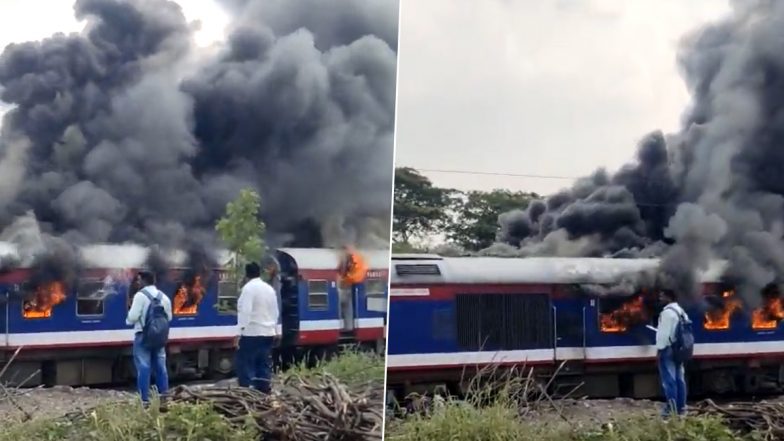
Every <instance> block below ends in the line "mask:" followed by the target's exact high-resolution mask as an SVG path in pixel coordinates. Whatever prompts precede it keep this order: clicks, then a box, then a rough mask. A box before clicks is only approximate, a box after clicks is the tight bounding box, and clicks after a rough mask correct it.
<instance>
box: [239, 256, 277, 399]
mask: <svg viewBox="0 0 784 441" xmlns="http://www.w3.org/2000/svg"><path fill="white" fill-rule="evenodd" d="M245 277H246V278H247V279H248V281H247V283H245V285H244V286H243V287H242V291H241V292H240V297H239V299H238V300H237V327H238V336H237V339H236V343H235V346H236V348H237V354H236V371H237V381H238V383H239V385H240V386H241V387H250V386H251V381H253V383H254V387H255V388H256V389H258V390H260V391H262V392H265V393H269V391H270V382H271V379H272V373H271V354H272V347H273V345H274V342H275V340H276V339H277V338H278V337H279V334H280V333H279V330H278V318H279V316H280V312H279V309H278V298H277V294H276V293H275V289H273V288H272V286H271V285H270V284H268V283H266V282H264V281H263V280H261V267H260V266H259V265H258V264H257V263H255V262H251V263H249V264H247V265H245Z"/></svg>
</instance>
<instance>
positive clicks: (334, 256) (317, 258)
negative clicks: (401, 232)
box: [278, 248, 389, 270]
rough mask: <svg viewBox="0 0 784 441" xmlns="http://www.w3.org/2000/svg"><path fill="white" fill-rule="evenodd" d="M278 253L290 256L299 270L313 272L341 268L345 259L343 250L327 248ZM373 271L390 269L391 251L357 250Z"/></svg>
mask: <svg viewBox="0 0 784 441" xmlns="http://www.w3.org/2000/svg"><path fill="white" fill-rule="evenodd" d="M278 251H281V252H283V253H286V254H288V255H289V256H291V257H292V258H293V259H294V260H295V261H296V262H297V266H298V267H299V268H305V269H312V270H331V269H337V268H338V266H340V261H341V259H342V258H343V251H342V250H333V249H326V248H279V249H278ZM357 252H358V253H359V254H360V255H361V256H362V257H363V258H364V259H365V261H366V262H367V264H368V266H369V267H370V268H371V269H387V268H389V250H357Z"/></svg>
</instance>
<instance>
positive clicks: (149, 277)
mask: <svg viewBox="0 0 784 441" xmlns="http://www.w3.org/2000/svg"><path fill="white" fill-rule="evenodd" d="M139 278H140V279H141V280H142V283H143V284H145V285H155V274H153V273H152V271H139Z"/></svg>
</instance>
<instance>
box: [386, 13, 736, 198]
mask: <svg viewBox="0 0 784 441" xmlns="http://www.w3.org/2000/svg"><path fill="white" fill-rule="evenodd" d="M401 3H402V6H401V27H400V51H399V60H398V63H399V67H398V68H399V78H398V119H397V121H398V125H397V150H396V165H398V166H411V167H415V168H424V169H448V170H469V171H480V172H500V173H514V174H535V175H549V176H562V177H574V176H583V175H586V174H588V173H590V172H592V171H593V170H595V169H596V168H598V167H601V166H606V167H608V168H609V169H610V170H615V169H617V168H618V167H619V166H620V165H622V164H623V163H625V162H628V161H629V160H630V159H632V157H633V154H634V149H635V146H636V142H637V141H638V140H639V139H640V138H641V137H642V136H643V135H644V134H646V133H648V132H650V131H652V130H655V129H662V130H664V131H665V132H667V131H673V130H676V129H677V128H678V124H679V120H680V118H681V116H682V114H683V112H684V110H685V109H686V106H687V105H688V102H689V100H688V93H687V90H686V88H685V85H684V83H683V81H682V79H681V77H680V74H679V71H678V67H677V64H676V55H677V48H678V41H679V39H680V37H681V36H682V35H684V33H686V32H689V31H691V30H695V29H697V28H699V27H700V25H701V24H703V23H705V22H706V21H709V20H713V19H717V18H720V17H721V16H723V15H725V14H726V13H727V12H728V11H729V5H728V2H727V1H725V0H690V1H683V0H635V1H625V0H526V1H515V0H483V1H475V0H427V1H414V0H404V1H402V2H401ZM425 174H426V175H428V176H429V177H430V178H431V179H432V180H433V181H434V182H435V183H436V184H437V185H441V186H449V187H456V188H460V189H482V190H489V189H492V188H508V189H513V190H526V191H536V192H539V193H543V194H549V193H552V192H554V191H556V190H558V189H559V188H562V187H564V186H568V185H570V180H566V179H541V178H520V177H490V176H480V175H477V176H471V175H460V174H443V173H425Z"/></svg>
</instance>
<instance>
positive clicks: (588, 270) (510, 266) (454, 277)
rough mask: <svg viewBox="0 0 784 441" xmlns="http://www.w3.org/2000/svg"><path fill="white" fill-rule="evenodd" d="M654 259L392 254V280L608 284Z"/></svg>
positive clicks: (712, 277)
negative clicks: (424, 257) (428, 257)
mask: <svg viewBox="0 0 784 441" xmlns="http://www.w3.org/2000/svg"><path fill="white" fill-rule="evenodd" d="M658 265H659V260H658V259H610V258H570V257H516V258H515V257H439V258H437V259H421V258H410V257H408V256H401V255H393V256H392V265H391V267H392V268H391V269H392V271H391V274H390V277H391V281H392V283H399V284H405V283H462V284H495V283H506V284H511V283H521V284H523V283H530V284H535V283H548V284H575V283H595V284H611V283H618V282H620V281H621V280H622V279H623V278H624V276H626V277H629V276H634V275H635V274H639V273H645V272H653V271H655V270H656V269H657V267H658ZM725 268H726V262H725V261H714V262H712V263H711V265H710V267H709V268H708V270H707V271H705V272H703V273H702V274H701V275H700V279H701V281H702V282H718V281H719V280H720V279H721V276H722V274H723V273H724V269H725Z"/></svg>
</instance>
